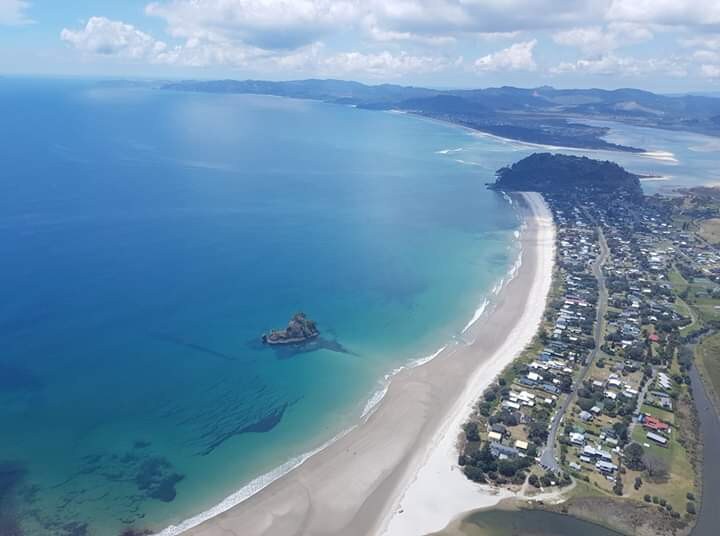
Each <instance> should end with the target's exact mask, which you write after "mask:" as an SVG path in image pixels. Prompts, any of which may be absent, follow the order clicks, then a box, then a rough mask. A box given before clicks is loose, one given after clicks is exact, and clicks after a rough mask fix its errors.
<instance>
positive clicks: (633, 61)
mask: <svg viewBox="0 0 720 536" xmlns="http://www.w3.org/2000/svg"><path fill="white" fill-rule="evenodd" d="M550 72H551V73H553V74H565V73H588V74H597V75H609V76H615V75H617V76H640V75H645V74H650V73H662V74H665V75H668V76H673V77H679V76H686V75H687V72H688V71H687V67H686V66H685V65H684V63H683V62H682V61H681V60H679V59H677V58H662V59H658V58H650V59H640V58H633V57H629V56H616V55H614V54H608V55H606V56H603V57H601V58H598V59H581V60H578V61H576V62H564V63H561V64H560V65H558V66H556V67H553V68H552V69H550Z"/></svg>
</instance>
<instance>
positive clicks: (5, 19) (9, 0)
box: [0, 0, 32, 26]
mask: <svg viewBox="0 0 720 536" xmlns="http://www.w3.org/2000/svg"><path fill="white" fill-rule="evenodd" d="M29 8H30V2H26V1H24V0H0V26H16V25H20V24H29V23H31V22H32V20H30V19H29V18H28V16H27V10H28V9H29Z"/></svg>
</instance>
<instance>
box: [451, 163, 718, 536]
mask: <svg viewBox="0 0 720 536" xmlns="http://www.w3.org/2000/svg"><path fill="white" fill-rule="evenodd" d="M639 179H640V177H638V176H636V175H633V174H631V173H628V172H627V171H625V170H624V169H622V168H621V167H620V166H618V165H617V164H614V163H611V162H599V161H595V160H591V159H588V158H585V157H583V158H580V157H574V156H562V155H551V154H534V155H532V156H530V157H528V158H526V159H524V160H521V161H520V162H518V163H516V164H514V165H513V166H511V167H508V168H503V169H501V170H500V171H499V172H498V176H497V181H496V183H495V184H494V185H492V188H495V189H498V190H502V191H513V190H515V191H523V190H530V191H539V192H541V193H542V194H543V196H544V198H545V200H546V201H547V203H548V204H549V206H550V208H551V210H552V213H553V217H554V220H555V224H556V227H557V243H556V257H557V263H556V271H555V274H554V281H553V285H552V289H551V292H550V296H549V298H548V305H547V308H546V312H545V315H544V319H543V322H542V324H541V326H540V329H539V332H538V335H537V336H536V338H535V339H534V341H533V343H532V344H531V345H530V346H529V347H528V348H526V350H525V351H524V352H523V353H522V354H521V355H520V356H519V357H518V358H517V359H516V360H515V361H514V362H513V363H512V364H511V365H510V366H509V367H508V368H507V369H505V370H504V371H503V373H502V374H501V375H500V376H499V377H498V379H497V381H496V382H494V383H493V384H492V385H491V386H490V387H489V388H488V389H487V390H486V391H485V392H484V393H483V395H482V399H481V400H480V402H479V403H478V405H477V407H476V411H475V412H474V414H473V415H472V417H471V418H470V420H469V421H468V422H467V423H466V424H465V425H464V429H463V434H462V437H461V452H460V456H459V464H460V465H461V466H462V467H463V471H464V472H465V474H466V476H467V477H468V478H470V479H472V480H474V481H477V482H483V483H490V484H492V485H494V486H503V487H510V488H512V489H514V490H516V491H520V490H522V491H525V492H527V491H528V490H532V489H546V488H549V487H552V486H559V487H563V486H568V485H569V484H571V483H573V482H574V483H575V486H574V488H573V489H572V491H570V492H569V497H570V500H569V501H567V502H566V503H564V504H563V505H562V506H560V507H559V509H560V511H564V512H569V513H571V514H573V515H577V516H579V517H585V518H587V519H590V520H592V521H598V522H602V523H603V524H605V525H610V526H611V527H612V528H615V529H617V530H621V531H626V530H628V528H630V527H644V530H646V531H648V533H652V534H688V533H689V532H690V530H691V528H692V525H693V523H694V520H695V516H696V514H697V512H698V511H699V502H700V491H699V490H700V488H701V486H700V479H699V473H700V465H701V448H700V444H699V440H698V432H697V425H696V418H695V412H694V405H693V398H692V389H691V388H690V383H691V382H690V378H689V370H690V368H691V366H693V363H697V364H698V367H699V368H700V370H701V372H702V373H703V375H704V377H705V378H706V379H707V383H708V385H709V386H711V387H712V388H713V389H714V392H715V393H716V394H717V393H719V392H720V364H718V359H717V358H716V357H717V354H715V353H713V352H715V351H716V350H717V349H718V348H720V335H715V333H716V330H717V329H718V327H720V284H719V283H720V249H718V247H717V244H718V242H720V191H719V190H715V189H693V190H687V191H682V192H678V193H677V195H673V196H652V197H647V196H644V195H643V193H642V190H641V187H640V182H639ZM696 356H697V357H696ZM633 530H634V529H633Z"/></svg>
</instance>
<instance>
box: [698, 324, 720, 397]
mask: <svg viewBox="0 0 720 536" xmlns="http://www.w3.org/2000/svg"><path fill="white" fill-rule="evenodd" d="M696 364H697V367H698V370H699V371H700V374H701V375H702V376H703V379H704V380H705V387H706V389H707V390H708V391H710V393H709V394H710V396H711V398H712V400H713V402H714V403H715V407H717V408H720V333H717V334H715V335H712V336H710V337H707V338H706V339H704V340H703V341H702V343H700V345H699V346H698V347H697V359H696Z"/></svg>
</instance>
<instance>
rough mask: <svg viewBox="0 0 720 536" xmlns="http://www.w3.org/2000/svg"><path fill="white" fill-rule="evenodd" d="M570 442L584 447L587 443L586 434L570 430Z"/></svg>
mask: <svg viewBox="0 0 720 536" xmlns="http://www.w3.org/2000/svg"><path fill="white" fill-rule="evenodd" d="M570 443H572V444H573V445H577V446H579V447H582V446H584V445H585V434H579V433H577V432H570Z"/></svg>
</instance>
